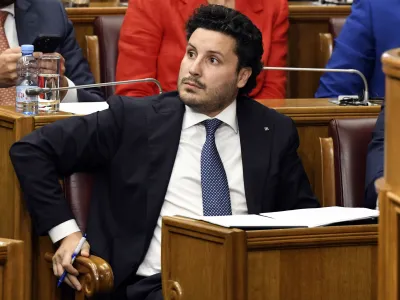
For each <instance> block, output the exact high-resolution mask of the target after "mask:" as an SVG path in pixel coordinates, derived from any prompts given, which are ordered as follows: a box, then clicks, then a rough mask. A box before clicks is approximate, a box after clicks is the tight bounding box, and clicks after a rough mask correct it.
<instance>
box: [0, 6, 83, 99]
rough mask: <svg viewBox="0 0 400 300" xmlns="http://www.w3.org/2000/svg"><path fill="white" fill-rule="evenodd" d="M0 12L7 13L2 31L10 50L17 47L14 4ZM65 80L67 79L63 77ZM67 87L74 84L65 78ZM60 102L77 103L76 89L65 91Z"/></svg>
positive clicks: (1, 9) (0, 9)
mask: <svg viewBox="0 0 400 300" xmlns="http://www.w3.org/2000/svg"><path fill="white" fill-rule="evenodd" d="M0 11H6V12H8V16H7V19H6V22H5V23H4V31H5V33H6V38H7V41H8V45H9V46H10V48H16V47H19V46H20V45H19V42H18V34H17V27H16V25H15V18H14V15H15V10H14V4H10V5H8V6H6V7H3V8H0ZM65 78H67V77H65ZM67 81H68V86H75V84H74V83H73V82H72V81H71V80H69V79H68V78H67ZM62 102H78V95H77V91H76V89H71V90H68V91H67V94H66V95H65V97H64V98H63V99H62Z"/></svg>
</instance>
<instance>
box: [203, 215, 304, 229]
mask: <svg viewBox="0 0 400 300" xmlns="http://www.w3.org/2000/svg"><path fill="white" fill-rule="evenodd" d="M195 219H197V220H201V221H206V222H208V223H212V224H216V225H220V226H223V227H237V228H287V227H289V228H292V227H299V226H297V225H295V224H288V223H282V222H280V221H278V220H274V219H272V218H268V217H263V216H260V215H232V216H212V217H205V216H199V217H195ZM301 227H304V226H301Z"/></svg>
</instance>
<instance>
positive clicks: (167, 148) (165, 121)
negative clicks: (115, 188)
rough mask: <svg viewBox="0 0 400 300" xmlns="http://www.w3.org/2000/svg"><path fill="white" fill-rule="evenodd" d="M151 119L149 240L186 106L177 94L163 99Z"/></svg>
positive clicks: (166, 185) (149, 123) (148, 207)
mask: <svg viewBox="0 0 400 300" xmlns="http://www.w3.org/2000/svg"><path fill="white" fill-rule="evenodd" d="M158 99H159V101H158V102H156V103H154V105H153V111H151V112H150V113H149V116H148V130H149V134H148V137H149V139H148V145H149V154H150V169H149V176H148V180H147V186H148V189H147V224H148V225H147V226H146V228H147V241H148V242H149V241H150V239H151V237H152V235H153V231H154V226H155V225H156V223H157V219H158V217H159V215H160V211H161V207H162V204H163V202H164V199H165V194H166V191H167V188H168V183H169V180H170V177H171V172H172V168H173V166H174V162H175V158H176V154H177V152H178V146H179V141H180V136H181V131H182V120H183V115H184V112H185V106H184V105H183V103H182V102H181V101H180V99H179V97H178V94H177V93H168V95H167V96H166V97H162V96H161V97H159V98H158Z"/></svg>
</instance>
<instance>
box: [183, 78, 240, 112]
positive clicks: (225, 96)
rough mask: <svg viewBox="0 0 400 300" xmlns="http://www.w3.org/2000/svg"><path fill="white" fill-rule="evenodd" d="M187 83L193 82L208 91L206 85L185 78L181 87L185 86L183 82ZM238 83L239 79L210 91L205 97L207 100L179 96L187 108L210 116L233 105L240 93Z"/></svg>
mask: <svg viewBox="0 0 400 300" xmlns="http://www.w3.org/2000/svg"><path fill="white" fill-rule="evenodd" d="M187 81H191V82H192V83H195V84H196V85H199V86H201V87H204V89H203V90H204V91H207V87H206V86H205V85H204V84H201V83H200V82H197V81H195V80H189V79H187V78H183V79H182V80H181V85H182V84H183V82H187ZM236 82H237V78H235V79H234V80H232V81H231V82H229V83H226V84H223V85H220V86H219V87H217V88H214V89H212V90H209V91H208V92H207V93H206V94H205V96H204V97H205V98H206V99H205V98H202V99H196V97H195V96H194V97H191V96H190V95H189V96H187V95H182V94H181V93H179V95H180V97H181V99H182V101H183V103H185V104H186V105H187V106H189V107H191V108H193V109H194V110H195V111H197V112H199V113H202V114H206V115H209V114H211V113H214V112H219V111H222V110H223V109H224V108H226V107H227V106H228V105H229V104H231V103H232V101H233V100H234V99H235V97H236V96H237V92H238V91H237V86H236Z"/></svg>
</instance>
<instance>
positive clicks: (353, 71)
mask: <svg viewBox="0 0 400 300" xmlns="http://www.w3.org/2000/svg"><path fill="white" fill-rule="evenodd" d="M263 70H278V71H310V72H334V73H351V74H357V75H358V76H360V77H361V79H362V81H363V82H364V99H363V100H362V101H360V102H361V103H362V104H368V103H369V102H368V99H369V94H368V82H367V78H365V76H364V74H363V73H361V72H360V71H358V70H356V69H324V68H291V67H264V68H263Z"/></svg>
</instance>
